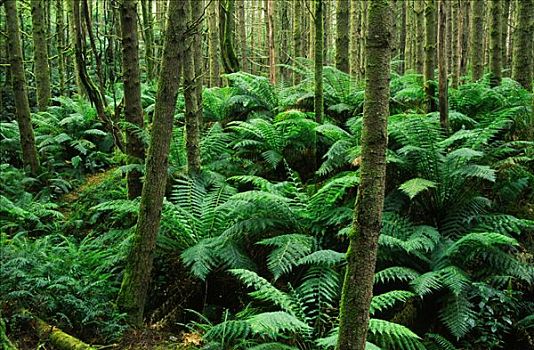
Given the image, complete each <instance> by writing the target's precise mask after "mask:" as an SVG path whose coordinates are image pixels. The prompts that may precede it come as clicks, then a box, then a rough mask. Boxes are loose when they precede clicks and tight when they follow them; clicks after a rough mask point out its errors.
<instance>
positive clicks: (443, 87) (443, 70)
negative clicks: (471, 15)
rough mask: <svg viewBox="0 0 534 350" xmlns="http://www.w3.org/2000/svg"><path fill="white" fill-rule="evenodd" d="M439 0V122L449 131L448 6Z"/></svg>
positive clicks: (442, 0)
mask: <svg viewBox="0 0 534 350" xmlns="http://www.w3.org/2000/svg"><path fill="white" fill-rule="evenodd" d="M445 1H446V0H439V9H438V71H439V122H440V125H441V128H442V129H443V130H444V131H445V132H447V130H448V129H449V96H448V86H449V84H448V83H449V82H448V80H447V75H448V70H447V61H448V57H447V52H448V51H449V50H448V49H447V44H448V40H447V4H446V3H445Z"/></svg>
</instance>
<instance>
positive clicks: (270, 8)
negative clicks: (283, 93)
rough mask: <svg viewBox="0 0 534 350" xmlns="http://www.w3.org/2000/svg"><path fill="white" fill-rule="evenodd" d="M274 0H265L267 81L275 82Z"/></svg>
mask: <svg viewBox="0 0 534 350" xmlns="http://www.w3.org/2000/svg"><path fill="white" fill-rule="evenodd" d="M274 4H275V3H274V1H273V0H265V8H266V14H267V43H268V50H267V51H268V56H269V81H270V82H271V84H276V50H275V43H274Z"/></svg>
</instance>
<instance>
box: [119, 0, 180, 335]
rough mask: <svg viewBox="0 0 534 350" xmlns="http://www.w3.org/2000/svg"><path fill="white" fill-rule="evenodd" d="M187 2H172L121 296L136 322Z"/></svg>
mask: <svg viewBox="0 0 534 350" xmlns="http://www.w3.org/2000/svg"><path fill="white" fill-rule="evenodd" d="M187 5H188V2H186V1H171V2H170V7H169V20H168V21H167V29H166V33H165V46H164V50H163V59H162V63H161V64H162V65H161V72H160V79H159V85H158V93H157V97H156V107H155V111H154V122H153V124H152V133H151V136H152V137H151V139H150V147H149V149H148V155H147V162H146V175H145V184H144V186H143V193H142V195H141V204H140V208H139V217H138V220H137V226H136V230H135V234H134V237H133V241H132V247H131V249H130V253H129V254H128V261H127V264H126V269H125V271H124V277H123V280H122V285H121V290H120V292H119V297H118V300H117V305H118V307H119V309H120V310H122V311H123V312H126V314H127V316H128V320H129V322H130V323H131V324H133V325H135V326H140V325H141V324H142V323H143V311H144V306H145V301H146V297H147V293H148V286H149V284H150V279H151V276H150V274H151V271H152V263H153V253H154V248H155V246H156V236H157V233H158V230H159V226H160V219H161V209H162V206H163V197H164V195H165V186H166V184H167V176H166V174H167V167H168V158H169V148H170V144H171V137H172V129H173V120H174V112H175V108H176V100H177V95H178V87H179V84H180V79H181V70H182V63H183V55H184V45H183V40H184V32H185V28H186V21H185V18H186V17H185V6H187Z"/></svg>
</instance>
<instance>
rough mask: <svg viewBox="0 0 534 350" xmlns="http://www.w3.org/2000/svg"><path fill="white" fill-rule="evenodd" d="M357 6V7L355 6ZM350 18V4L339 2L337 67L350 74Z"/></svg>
mask: <svg viewBox="0 0 534 350" xmlns="http://www.w3.org/2000/svg"><path fill="white" fill-rule="evenodd" d="M354 6H355V5H354ZM349 17H350V2H349V1H348V0H337V12H336V19H337V27H336V28H337V32H336V34H337V35H336V67H337V69H339V70H340V71H342V72H345V73H349V71H350V68H349V47H350V45H349V29H350V25H349Z"/></svg>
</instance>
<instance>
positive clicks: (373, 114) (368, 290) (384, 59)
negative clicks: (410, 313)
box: [337, 0, 392, 350]
mask: <svg viewBox="0 0 534 350" xmlns="http://www.w3.org/2000/svg"><path fill="white" fill-rule="evenodd" d="M368 21H369V26H368V31H367V44H366V50H365V52H366V56H367V59H366V62H367V69H366V75H365V77H366V79H365V80H366V89H365V103H364V114H363V131H362V140H361V145H362V161H361V169H360V185H359V187H358V196H357V199H356V208H355V211H354V222H353V227H352V230H351V233H350V236H349V237H350V244H349V249H348V251H347V268H346V273H345V281H344V283H343V291H342V296H341V309H340V324H339V338H338V342H337V349H338V350H364V349H365V343H366V337H367V329H368V325H369V306H370V304H371V298H372V295H373V280H374V272H375V265H376V255H377V249H378V237H379V235H380V229H381V227H382V208H383V205H384V193H385V185H386V181H385V180H386V149H387V118H388V115H389V80H390V61H391V57H390V54H391V40H392V38H391V32H390V28H391V9H390V5H389V1H388V0H375V1H372V2H371V3H370V5H369V20H368Z"/></svg>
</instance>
